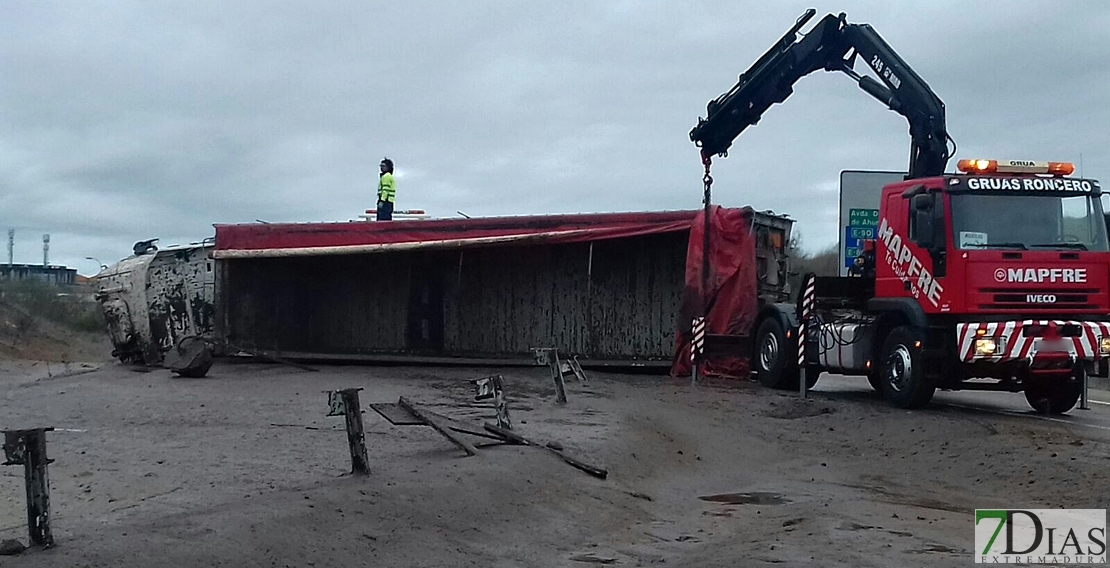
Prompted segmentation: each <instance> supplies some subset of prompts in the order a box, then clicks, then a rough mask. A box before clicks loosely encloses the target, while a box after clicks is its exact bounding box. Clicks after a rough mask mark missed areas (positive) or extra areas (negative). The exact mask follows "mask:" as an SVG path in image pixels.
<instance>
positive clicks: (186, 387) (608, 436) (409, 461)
mask: <svg viewBox="0 0 1110 568" xmlns="http://www.w3.org/2000/svg"><path fill="white" fill-rule="evenodd" d="M78 367H80V365H79V364H78ZM88 370H89V369H88V368H83V367H81V368H78V369H77V371H78V372H79V374H68V375H65V376H57V375H56V374H54V375H50V374H47V373H44V372H43V369H42V368H41V366H35V367H22V368H21V367H19V366H16V365H12V364H8V365H7V366H3V367H0V396H2V403H0V426H2V427H4V428H11V427H32V426H52V427H54V428H56V429H57V431H55V432H52V433H50V434H49V453H50V456H51V457H52V458H53V459H55V460H57V461H56V463H54V464H52V465H51V466H50V476H51V486H52V497H53V503H54V513H55V515H54V519H53V529H54V534H55V538H56V540H57V546H56V547H55V548H53V549H49V550H29V551H27V552H25V553H24V554H23V555H21V556H18V557H10V558H4V557H0V565H3V566H19V567H39V566H74V567H81V566H113V567H115V566H120V567H131V566H133V567H148V566H157V565H162V566H234V567H236V568H240V567H251V566H367V565H374V566H482V567H502V566H505V567H508V566H581V567H585V566H590V565H605V564H611V565H620V566H638V565H648V564H665V565H669V566H722V567H723V566H771V565H784V566H799V565H813V566H853V567H855V566H962V565H970V564H971V563H972V558H971V548H972V540H973V533H972V510H973V509H974V508H988V507H1015V506H1024V507H1082V508H1106V507H1108V506H1110V491H1108V490H1107V489H1106V486H1107V477H1108V473H1107V467H1108V466H1110V453H1108V449H1110V445H1108V441H1110V440H1108V437H1110V432H1107V431H1104V430H1099V429H1093V428H1086V429H1084V428H1078V427H1075V426H1074V425H1069V424H1066V423H1056V422H1048V421H1040V420H1030V419H1023V418H1021V417H1010V416H999V415H995V414H987V413H979V412H976V411H974V410H960V409H953V408H944V407H930V408H928V409H925V410H922V411H916V412H907V411H901V410H895V409H892V408H888V407H887V406H885V405H884V404H883V403H882V402H880V401H878V400H875V399H873V398H872V397H869V396H863V395H861V396H859V397H854V398H853V397H829V396H820V395H815V397H814V398H811V399H809V400H805V401H803V400H800V399H797V398H796V397H795V396H794V395H791V394H785V393H777V392H773V391H768V390H764V389H761V388H758V387H756V386H753V385H751V384H749V383H741V384H737V383H716V384H706V385H700V386H698V387H696V388H693V387H690V386H689V385H688V384H686V383H685V382H679V381H675V380H672V379H669V378H664V377H654V376H622V375H609V374H600V373H590V376H591V379H592V380H591V382H590V384H589V385H588V386H582V385H577V384H573V383H572V384H570V386H569V399H570V402H569V404H567V405H566V406H565V407H560V406H558V405H556V404H555V403H554V396H553V389H551V388H550V387H549V384H548V383H549V378H548V377H547V375H546V371H545V370H543V369H539V368H523V369H522V368H517V369H473V368H470V369H467V368H461V369H460V368H417V367H321V372H318V373H310V372H304V371H301V370H297V369H293V368H289V367H283V366H278V365H263V364H254V363H251V364H232V363H226V362H225V363H220V364H218V365H217V366H216V367H214V368H213V370H212V371H211V373H210V374H209V377H208V378H205V379H181V378H174V377H171V375H170V374H169V372H167V371H164V370H155V371H150V372H135V371H133V370H131V369H129V368H127V367H123V366H119V365H114V364H111V363H109V364H106V365H105V366H104V367H103V368H101V369H100V370H96V371H93V372H84V371H88ZM492 372H497V373H501V374H503V375H504V376H505V379H506V382H507V389H508V391H509V393H510V395H511V396H510V404H511V407H510V408H511V412H512V418H513V419H514V421H515V428H516V430H517V431H518V432H520V433H522V434H523V435H525V436H530V437H533V438H536V439H540V440H544V441H549V440H557V441H559V442H561V443H562V444H563V445H564V446H565V447H566V448H567V451H568V452H570V453H572V454H573V455H575V456H577V457H579V458H581V459H583V460H585V461H588V462H591V463H594V464H597V465H600V466H602V467H605V468H607V469H608V470H609V472H610V475H609V477H608V479H606V480H599V479H595V478H593V477H590V476H588V475H586V474H584V473H582V472H580V471H578V470H576V469H573V468H571V467H570V466H568V465H566V464H564V463H563V462H561V461H559V460H558V459H557V458H555V457H554V456H552V455H550V454H548V453H547V452H544V451H541V450H538V449H535V448H527V447H517V446H496V447H488V448H484V449H483V450H482V451H481V452H480V454H479V455H478V456H475V457H470V458H466V457H463V454H462V452H461V451H459V450H458V449H457V448H455V447H454V446H452V445H451V444H450V443H449V442H447V441H446V440H445V439H443V438H441V437H440V436H439V435H437V434H436V433H435V432H433V431H432V430H431V429H430V428H426V427H419V426H416V427H414V426H405V427H401V426H391V425H390V424H388V423H387V422H386V421H384V420H383V419H382V418H381V417H379V416H378V415H377V414H375V413H373V412H372V411H369V412H368V413H367V414H366V415H365V423H366V430H367V434H366V441H367V447H368V450H369V455H370V459H371V467H372V469H373V473H372V475H371V476H369V477H353V476H350V475H348V474H347V471H348V469H349V467H350V465H349V458H348V455H347V447H346V437H345V435H344V433H343V430H342V427H343V424H342V419H341V418H328V417H325V413H326V410H327V409H326V395H325V394H324V392H323V391H325V390H327V389H334V388H344V387H362V388H363V389H364V390H363V391H362V393H361V400H362V401H363V404H364V405H365V404H366V403H368V402H395V401H396V400H397V397H398V396H401V395H404V396H407V397H410V398H411V399H413V400H415V401H418V402H421V403H424V404H426V405H428V406H429V407H430V408H432V409H433V410H436V411H438V412H441V413H443V414H447V415H450V416H453V417H456V418H459V419H462V420H469V421H472V422H475V423H478V422H480V421H482V420H484V419H488V418H490V417H491V416H492V410H491V409H490V408H488V407H483V406H482V405H478V404H476V403H474V402H472V400H471V398H472V391H471V387H470V384H469V383H468V380H469V379H472V378H477V377H480V376H483V375H484V374H487V373H492ZM23 507H24V496H23V487H22V471H21V469H20V468H18V467H11V466H9V467H4V468H2V469H0V539H4V538H20V539H22V540H23V541H24V542H26V528H25V518H24V509H23Z"/></svg>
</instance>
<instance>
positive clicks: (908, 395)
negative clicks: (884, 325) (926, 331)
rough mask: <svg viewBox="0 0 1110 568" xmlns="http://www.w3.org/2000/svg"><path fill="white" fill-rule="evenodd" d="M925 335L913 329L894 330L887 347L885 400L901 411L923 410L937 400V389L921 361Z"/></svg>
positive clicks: (883, 362) (883, 364)
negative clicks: (923, 407)
mask: <svg viewBox="0 0 1110 568" xmlns="http://www.w3.org/2000/svg"><path fill="white" fill-rule="evenodd" d="M923 340H924V337H923V335H922V333H921V332H920V331H918V330H916V329H914V328H912V327H907V326H902V327H897V328H894V330H893V331H891V332H890V335H889V336H888V337H887V339H886V342H885V343H884V344H883V356H882V359H881V360H880V362H879V364H880V367H879V371H880V375H879V376H880V380H881V381H882V390H883V396H884V397H885V398H886V399H887V401H888V402H890V403H891V404H893V405H894V406H897V407H899V408H921V407H922V406H925V405H926V404H929V401H930V400H932V399H933V392H935V391H936V385H934V384H933V383H932V381H930V380H929V379H928V378H927V376H926V374H925V369H924V368H923V367H924V366H923V364H922V361H921V342H922V341H923Z"/></svg>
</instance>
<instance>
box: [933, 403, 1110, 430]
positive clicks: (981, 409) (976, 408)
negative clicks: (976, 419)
mask: <svg viewBox="0 0 1110 568" xmlns="http://www.w3.org/2000/svg"><path fill="white" fill-rule="evenodd" d="M1091 402H1095V401H1093V400H1092V401H1091ZM936 404H940V405H943V406H951V407H953V408H962V409H964V410H974V411H977V412H991V413H994V414H1002V415H1004V416H1016V417H1019V418H1036V419H1037V420H1047V421H1049V422H1059V423H1061V424H1069V425H1072V426H1083V427H1085V428H1096V429H1098V430H1107V431H1110V426H1099V425H1098V424H1086V423H1083V422H1074V421H1072V420H1064V419H1062V418H1052V417H1051V416H1041V415H1040V414H1032V413H1028V412H1017V411H1014V410H1000V409H997V408H984V407H982V406H967V405H964V404H954V403H951V402H938V403H936ZM1100 404H1107V405H1110V402H1102V403H1100Z"/></svg>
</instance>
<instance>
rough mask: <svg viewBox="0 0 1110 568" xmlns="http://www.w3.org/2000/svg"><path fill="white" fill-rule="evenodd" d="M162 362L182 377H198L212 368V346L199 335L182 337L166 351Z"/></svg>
mask: <svg viewBox="0 0 1110 568" xmlns="http://www.w3.org/2000/svg"><path fill="white" fill-rule="evenodd" d="M164 363H165V365H166V368H168V369H169V370H170V371H173V372H174V373H177V374H178V375H180V376H182V377H189V378H195V379H199V378H201V377H203V376H205V375H207V374H208V369H210V368H212V348H211V347H210V346H209V345H208V342H207V341H205V340H204V339H202V338H200V337H197V336H189V337H183V338H181V340H180V341H178V342H177V345H176V346H174V347H173V349H170V350H169V351H167V352H166V355H165V358H164Z"/></svg>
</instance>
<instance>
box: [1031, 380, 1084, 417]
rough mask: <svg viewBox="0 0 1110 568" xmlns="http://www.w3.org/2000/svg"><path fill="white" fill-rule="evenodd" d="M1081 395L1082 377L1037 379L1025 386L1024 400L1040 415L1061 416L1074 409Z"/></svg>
mask: <svg viewBox="0 0 1110 568" xmlns="http://www.w3.org/2000/svg"><path fill="white" fill-rule="evenodd" d="M1082 394H1083V380H1082V377H1079V378H1078V379H1077V378H1075V377H1067V378H1065V379H1063V380H1059V379H1057V380H1051V379H1049V380H1045V379H1039V380H1035V381H1031V382H1029V383H1028V384H1026V385H1025V400H1027V401H1029V406H1032V407H1033V410H1036V411H1037V412H1040V413H1042V414H1063V413H1065V412H1067V411H1069V410H1071V409H1072V408H1074V407H1075V403H1076V402H1079V397H1080V396H1081V395H1082Z"/></svg>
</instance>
